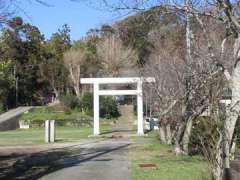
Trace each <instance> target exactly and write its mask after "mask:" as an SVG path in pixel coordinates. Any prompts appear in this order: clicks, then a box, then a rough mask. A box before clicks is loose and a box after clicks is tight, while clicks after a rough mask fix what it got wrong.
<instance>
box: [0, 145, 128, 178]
mask: <svg viewBox="0 0 240 180" xmlns="http://www.w3.org/2000/svg"><path fill="white" fill-rule="evenodd" d="M129 145H130V144H124V145H118V146H117V147H107V146H106V147H100V148H94V147H93V148H90V147H89V148H80V147H79V146H78V147H74V146H73V147H68V148H60V149H54V150H51V151H42V152H38V153H33V154H30V155H28V154H12V155H9V156H4V157H3V156H0V179H6V180H9V179H12V180H14V179H37V178H40V177H42V176H44V175H47V174H50V173H52V172H55V171H58V170H60V169H63V168H68V167H73V166H77V165H79V164H81V163H84V162H88V161H111V159H98V158H101V156H103V155H105V154H108V153H111V152H114V151H118V150H121V149H124V148H126V147H127V146H129Z"/></svg>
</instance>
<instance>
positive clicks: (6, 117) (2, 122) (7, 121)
mask: <svg viewBox="0 0 240 180" xmlns="http://www.w3.org/2000/svg"><path fill="white" fill-rule="evenodd" d="M33 108H34V107H33V106H22V107H18V108H16V109H12V110H9V111H7V112H5V113H3V114H1V115H0V130H10V129H16V128H17V125H18V119H17V118H18V117H19V116H20V115H21V114H22V113H24V112H26V111H29V110H31V109H33Z"/></svg>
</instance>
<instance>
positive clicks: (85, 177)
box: [40, 139, 130, 180]
mask: <svg viewBox="0 0 240 180" xmlns="http://www.w3.org/2000/svg"><path fill="white" fill-rule="evenodd" d="M129 145H130V141H129V140H127V139H121V140H120V139H119V140H118V139H110V140H105V141H101V142H97V143H90V144H86V145H79V146H74V148H72V149H71V151H72V156H70V157H67V158H63V159H62V160H61V162H60V163H61V164H62V167H61V168H60V169H58V170H56V171H54V172H52V173H50V174H47V175H45V176H43V177H41V178H40V179H41V180H129V179H130V175H129V171H128V156H127V154H128V150H127V147H128V146H129Z"/></svg>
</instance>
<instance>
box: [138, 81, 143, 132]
mask: <svg viewBox="0 0 240 180" xmlns="http://www.w3.org/2000/svg"><path fill="white" fill-rule="evenodd" d="M137 91H138V94H137V116H138V135H139V136H142V135H144V131H143V92H142V80H140V81H139V82H138V83H137Z"/></svg>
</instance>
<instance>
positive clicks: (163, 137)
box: [159, 125, 167, 144]
mask: <svg viewBox="0 0 240 180" xmlns="http://www.w3.org/2000/svg"><path fill="white" fill-rule="evenodd" d="M159 136H160V140H161V142H162V143H163V144H166V143H167V141H166V133H165V128H164V126H162V125H159Z"/></svg>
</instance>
